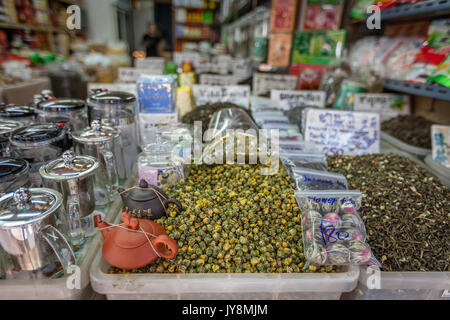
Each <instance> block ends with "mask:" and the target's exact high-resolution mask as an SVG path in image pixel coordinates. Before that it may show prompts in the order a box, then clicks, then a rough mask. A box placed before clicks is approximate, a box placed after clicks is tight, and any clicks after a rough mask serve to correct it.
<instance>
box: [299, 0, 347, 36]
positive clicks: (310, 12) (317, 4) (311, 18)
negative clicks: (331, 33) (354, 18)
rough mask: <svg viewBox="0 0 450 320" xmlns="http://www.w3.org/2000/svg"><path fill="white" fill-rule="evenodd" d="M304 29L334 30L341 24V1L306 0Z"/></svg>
mask: <svg viewBox="0 0 450 320" xmlns="http://www.w3.org/2000/svg"><path fill="white" fill-rule="evenodd" d="M307 3H308V5H307V7H306V18H305V22H304V24H303V27H304V29H312V30H318V29H322V30H336V29H339V26H340V24H341V16H342V9H343V1H342V0H308V2H307Z"/></svg>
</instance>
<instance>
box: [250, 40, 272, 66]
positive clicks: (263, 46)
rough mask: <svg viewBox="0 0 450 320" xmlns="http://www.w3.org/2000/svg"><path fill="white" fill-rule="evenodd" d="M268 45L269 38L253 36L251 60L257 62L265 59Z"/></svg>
mask: <svg viewBox="0 0 450 320" xmlns="http://www.w3.org/2000/svg"><path fill="white" fill-rule="evenodd" d="M268 46H269V39H268V38H267V37H255V44H254V47H253V60H254V61H258V62H263V61H266V58H267V48H268Z"/></svg>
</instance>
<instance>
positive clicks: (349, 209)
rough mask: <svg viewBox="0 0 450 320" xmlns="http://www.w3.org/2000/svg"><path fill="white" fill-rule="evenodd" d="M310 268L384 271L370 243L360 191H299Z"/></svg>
mask: <svg viewBox="0 0 450 320" xmlns="http://www.w3.org/2000/svg"><path fill="white" fill-rule="evenodd" d="M295 197H296V199H297V202H298V205H299V207H300V209H301V210H302V213H303V214H302V218H301V223H302V233H303V234H302V235H303V248H304V249H305V258H306V260H307V264H306V265H305V268H307V267H308V266H309V265H314V266H324V265H359V264H369V265H377V266H379V267H381V265H380V263H379V262H378V260H377V259H376V258H375V256H374V255H373V253H372V250H371V249H370V246H369V245H368V244H367V242H366V228H365V226H364V223H363V221H362V219H361V217H360V216H359V215H358V213H357V210H358V209H359V208H360V207H361V198H362V195H361V192H360V191H358V190H326V191H296V192H295Z"/></svg>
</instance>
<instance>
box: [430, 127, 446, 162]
mask: <svg viewBox="0 0 450 320" xmlns="http://www.w3.org/2000/svg"><path fill="white" fill-rule="evenodd" d="M431 143H432V145H431V149H432V153H433V160H434V161H436V162H437V163H440V164H442V165H443V166H445V167H447V168H449V169H450V126H440V125H436V124H434V125H432V126H431Z"/></svg>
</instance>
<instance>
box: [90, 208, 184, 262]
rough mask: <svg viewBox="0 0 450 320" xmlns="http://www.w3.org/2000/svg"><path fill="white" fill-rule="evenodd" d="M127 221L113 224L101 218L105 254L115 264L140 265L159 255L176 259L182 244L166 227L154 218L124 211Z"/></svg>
mask: <svg viewBox="0 0 450 320" xmlns="http://www.w3.org/2000/svg"><path fill="white" fill-rule="evenodd" d="M122 221H123V224H122V225H119V226H116V225H115V226H112V225H110V224H108V223H107V222H105V221H102V220H100V221H98V222H97V226H98V227H99V229H100V231H101V233H102V235H103V238H104V239H105V241H104V243H103V249H102V253H103V258H105V260H106V261H108V262H109V264H111V265H112V266H114V267H117V268H121V269H137V268H142V267H145V266H146V265H148V264H150V263H152V262H153V261H154V260H155V259H156V258H158V257H161V258H164V259H173V258H174V257H175V256H176V255H177V253H178V245H177V243H176V242H175V240H173V239H172V238H170V237H169V236H168V235H167V234H166V232H165V231H164V229H163V227H161V226H160V225H159V224H157V223H156V222H154V221H151V220H147V219H137V218H133V216H132V215H131V214H129V213H127V212H123V213H122Z"/></svg>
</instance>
